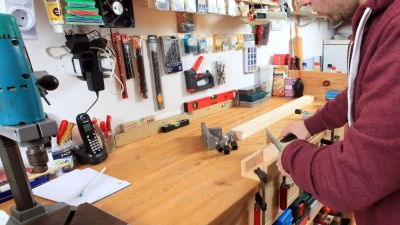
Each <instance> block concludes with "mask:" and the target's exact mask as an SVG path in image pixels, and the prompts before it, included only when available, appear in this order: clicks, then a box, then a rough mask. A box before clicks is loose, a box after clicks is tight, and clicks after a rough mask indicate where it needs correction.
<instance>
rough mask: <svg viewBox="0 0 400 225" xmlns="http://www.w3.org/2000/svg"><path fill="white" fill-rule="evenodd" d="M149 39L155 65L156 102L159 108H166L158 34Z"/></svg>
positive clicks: (151, 55) (151, 57) (151, 56)
mask: <svg viewBox="0 0 400 225" xmlns="http://www.w3.org/2000/svg"><path fill="white" fill-rule="evenodd" d="M147 39H148V42H149V50H150V60H151V64H152V66H153V75H154V85H155V89H156V102H157V105H158V109H164V108H165V105H164V97H163V91H162V84H161V75H160V63H159V60H158V49H157V36H156V35H148V36H147Z"/></svg>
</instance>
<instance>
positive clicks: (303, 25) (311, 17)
mask: <svg viewBox="0 0 400 225" xmlns="http://www.w3.org/2000/svg"><path fill="white" fill-rule="evenodd" d="M302 17H303V18H310V19H311V20H310V21H308V22H307V23H305V24H300V18H302ZM296 18H297V24H298V25H299V27H305V26H308V25H309V24H311V23H312V22H314V20H315V19H316V18H317V16H300V15H298V16H297V17H296Z"/></svg>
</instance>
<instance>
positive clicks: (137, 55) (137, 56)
mask: <svg viewBox="0 0 400 225" xmlns="http://www.w3.org/2000/svg"><path fill="white" fill-rule="evenodd" d="M131 41H132V48H133V60H134V61H135V62H134V64H135V67H134V68H135V70H134V73H135V76H137V77H138V78H139V91H140V93H141V94H142V96H143V98H144V99H147V98H148V95H147V82H146V72H145V69H144V62H143V49H142V36H140V35H133V36H131Z"/></svg>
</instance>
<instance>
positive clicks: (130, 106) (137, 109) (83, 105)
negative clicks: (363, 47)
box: [25, 1, 332, 136]
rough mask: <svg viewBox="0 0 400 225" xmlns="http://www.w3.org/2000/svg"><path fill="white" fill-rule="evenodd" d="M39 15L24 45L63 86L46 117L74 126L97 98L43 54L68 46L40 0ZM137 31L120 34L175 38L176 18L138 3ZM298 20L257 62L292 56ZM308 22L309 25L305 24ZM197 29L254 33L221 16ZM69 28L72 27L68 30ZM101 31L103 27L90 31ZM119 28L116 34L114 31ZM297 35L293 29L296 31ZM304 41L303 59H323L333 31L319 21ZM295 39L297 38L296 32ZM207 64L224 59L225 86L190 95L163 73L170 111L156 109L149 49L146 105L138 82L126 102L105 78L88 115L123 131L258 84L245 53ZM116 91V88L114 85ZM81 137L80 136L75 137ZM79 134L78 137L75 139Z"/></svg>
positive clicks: (179, 76)
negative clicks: (150, 118) (128, 124)
mask: <svg viewBox="0 0 400 225" xmlns="http://www.w3.org/2000/svg"><path fill="white" fill-rule="evenodd" d="M35 4H36V5H35V12H36V19H37V26H38V27H37V29H38V35H39V38H38V39H36V40H25V45H26V47H27V50H28V53H29V55H30V59H31V61H32V64H33V68H34V70H36V71H37V70H47V71H48V72H49V74H52V75H55V76H56V77H57V78H58V79H59V81H60V86H59V88H58V89H57V90H55V91H52V92H49V95H47V98H48V99H49V100H50V102H51V104H52V105H51V106H47V104H45V102H44V101H43V103H44V105H45V106H44V109H45V112H46V113H47V114H48V115H49V116H50V118H52V119H55V120H56V121H57V122H60V121H61V120H62V119H66V120H69V121H71V122H73V121H75V117H76V115H77V114H79V113H82V112H85V111H86V110H87V109H88V108H89V107H90V105H91V104H92V103H93V102H94V100H95V98H96V95H95V93H94V92H90V91H88V89H87V85H86V82H83V81H80V80H78V79H77V78H74V77H68V76H67V75H65V74H64V73H63V70H62V67H61V65H60V62H59V60H56V59H53V58H51V57H49V56H47V55H46V54H45V53H44V49H45V48H46V47H49V46H60V45H63V44H65V37H64V35H63V34H55V33H54V32H53V28H52V26H51V25H50V24H49V23H48V19H47V15H46V13H45V7H44V4H43V1H35ZM134 10H135V20H136V28H131V29H118V31H119V32H120V33H126V34H140V35H143V36H144V37H147V35H148V34H156V35H158V36H160V35H171V34H175V33H176V13H174V12H163V11H156V10H150V9H148V8H147V6H146V5H143V4H140V3H139V4H137V3H135V2H134ZM295 21H296V18H295V17H294V16H292V17H291V18H290V19H288V20H287V21H284V22H283V26H282V31H271V33H270V38H269V43H268V45H267V46H263V47H259V48H258V56H259V58H258V63H259V64H271V63H272V56H273V54H274V53H283V54H286V53H289V50H290V49H291V48H290V47H289V46H290V38H291V32H290V27H293V25H294V23H295ZM306 21H307V20H305V22H306ZM196 26H197V29H196V31H195V34H236V33H250V32H251V31H252V28H251V27H250V26H249V25H246V24H243V22H241V20H240V19H239V18H238V17H230V16H219V15H197V17H196ZM64 27H65V29H68V28H69V26H64ZM91 29H98V27H91ZM115 30H117V29H113V31H115ZM292 30H293V29H292ZM101 33H102V35H104V34H108V33H109V29H108V28H107V29H101ZM299 33H300V36H301V37H302V38H303V52H304V53H303V54H304V56H303V57H304V58H308V57H314V56H320V55H321V54H322V40H323V39H329V38H330V36H331V35H332V31H329V30H327V24H326V22H324V21H323V20H321V19H317V20H316V21H315V22H313V23H312V24H311V25H309V26H307V27H304V28H300V29H299ZM292 36H294V33H292ZM203 55H204V57H205V59H204V61H203V63H202V65H201V67H200V69H199V71H204V70H206V69H208V70H211V71H212V70H213V69H212V66H211V62H212V61H213V60H214V59H216V58H217V57H224V58H225V60H226V62H227V63H228V65H227V68H226V76H227V80H226V84H225V85H222V86H216V87H214V88H213V89H211V90H206V91H200V92H196V93H193V94H188V93H186V91H185V89H186V87H185V83H184V82H185V79H184V75H183V72H182V73H175V74H170V75H166V74H163V68H161V72H162V85H163V91H164V99H165V109H164V110H161V111H159V110H157V107H156V105H155V103H154V102H155V101H154V88H153V80H152V79H151V77H152V74H150V67H149V61H148V52H147V48H145V51H144V57H145V59H146V62H145V68H146V78H147V82H148V88H149V98H148V99H145V100H143V99H142V98H141V96H140V95H139V90H138V82H137V80H136V81H132V80H128V81H127V89H128V94H129V98H128V99H126V100H122V99H121V98H120V97H118V96H115V95H113V94H111V93H110V92H109V87H108V82H109V79H105V85H106V89H105V90H104V91H102V92H100V98H99V100H98V102H97V103H96V105H94V106H93V108H92V109H91V110H90V111H89V113H88V114H89V115H90V116H91V117H97V118H98V119H99V120H104V119H105V116H106V115H107V114H109V115H111V116H112V118H113V121H112V122H113V128H116V129H115V131H116V132H118V131H119V127H118V126H119V124H121V123H124V122H128V121H131V120H136V119H139V118H142V117H144V116H148V115H155V117H156V120H160V119H163V118H167V117H170V116H173V115H177V114H180V113H183V103H184V102H185V101H189V100H194V99H198V98H201V97H204V96H210V95H213V94H217V93H221V92H224V91H227V90H232V89H238V88H242V87H246V86H250V85H253V84H255V83H257V82H258V78H257V77H256V76H255V75H254V74H244V73H243V63H242V62H243V52H242V51H233V50H230V51H226V52H222V53H205V54H203ZM197 57H198V55H186V54H185V53H182V61H183V67H184V70H187V69H189V68H191V67H192V65H193V64H194V62H195V60H196V59H197ZM111 87H112V88H114V89H115V87H116V86H115V84H114V85H111ZM75 135H76V133H75ZM75 135H74V136H75Z"/></svg>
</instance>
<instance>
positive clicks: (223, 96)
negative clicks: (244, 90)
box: [183, 90, 235, 112]
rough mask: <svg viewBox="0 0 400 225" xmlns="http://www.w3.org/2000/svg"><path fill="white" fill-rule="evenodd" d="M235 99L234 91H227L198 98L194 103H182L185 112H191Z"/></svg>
mask: <svg viewBox="0 0 400 225" xmlns="http://www.w3.org/2000/svg"><path fill="white" fill-rule="evenodd" d="M234 98H235V91H234V90H232V91H227V92H223V93H220V94H216V95H212V96H209V97H205V98H200V99H197V100H194V101H190V102H185V103H183V108H184V110H185V112H193V111H195V110H197V109H201V108H205V107H208V106H210V105H214V104H218V103H221V102H224V101H228V100H231V99H234Z"/></svg>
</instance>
